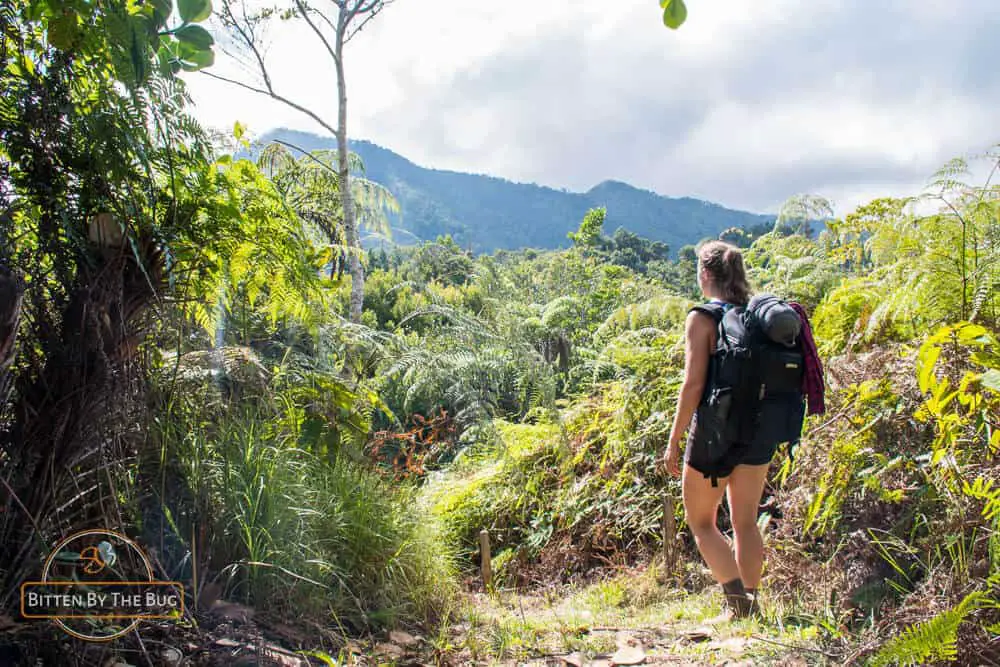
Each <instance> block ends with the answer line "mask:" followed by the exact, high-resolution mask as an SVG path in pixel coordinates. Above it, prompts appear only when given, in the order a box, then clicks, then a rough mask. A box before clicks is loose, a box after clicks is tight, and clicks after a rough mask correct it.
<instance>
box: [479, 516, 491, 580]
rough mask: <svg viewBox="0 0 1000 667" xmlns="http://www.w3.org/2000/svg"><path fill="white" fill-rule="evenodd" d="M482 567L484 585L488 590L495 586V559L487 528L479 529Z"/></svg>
mask: <svg viewBox="0 0 1000 667" xmlns="http://www.w3.org/2000/svg"><path fill="white" fill-rule="evenodd" d="M479 555H480V558H481V560H480V568H481V569H482V572H483V586H484V587H485V588H486V590H490V589H491V588H493V561H492V559H491V557H490V534H489V533H488V532H486V529H485V528H484V529H483V530H481V531H479Z"/></svg>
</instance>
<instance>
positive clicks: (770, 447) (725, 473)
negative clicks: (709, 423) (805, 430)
mask: <svg viewBox="0 0 1000 667" xmlns="http://www.w3.org/2000/svg"><path fill="white" fill-rule="evenodd" d="M696 446H697V445H695V443H694V442H692V441H691V440H690V439H689V440H688V443H687V447H686V448H685V450H684V462H685V463H686V464H687V465H689V466H691V467H692V468H694V469H695V470H697V471H698V472H700V473H701V474H703V475H705V476H706V477H708V476H710V475H714V476H715V477H718V478H719V479H722V478H723V477H729V475H731V474H732V472H733V469H734V468H736V466H738V465H747V466H763V465H768V464H769V463H771V459H773V458H774V454H775V452H777V451H778V443H776V442H775V443H771V444H762V443H751V444H734V445H733V446H732V447H730V448H729V451H728V452H727V453H726V457H725V460H724V461H722V462H720V463H719V464H718V465H716V466H714V467H713V470H711V471H706V470H702V469H701V466H699V465H697V464H694V465H692V463H691V452H692V451H693V450H694V447H696Z"/></svg>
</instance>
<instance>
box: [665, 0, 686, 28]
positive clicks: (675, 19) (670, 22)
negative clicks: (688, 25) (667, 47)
mask: <svg viewBox="0 0 1000 667" xmlns="http://www.w3.org/2000/svg"><path fill="white" fill-rule="evenodd" d="M660 7H662V8H663V25H665V26H667V27H668V28H670V29H671V30H677V28H680V27H681V24H682V23H684V20H685V19H687V15H688V10H687V7H686V6H685V5H684V0H660Z"/></svg>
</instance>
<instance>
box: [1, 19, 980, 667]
mask: <svg viewBox="0 0 1000 667" xmlns="http://www.w3.org/2000/svg"><path fill="white" fill-rule="evenodd" d="M667 4H668V5H669V4H670V3H667ZM674 5H677V6H682V5H680V3H679V2H678V3H674ZM667 9H669V7H668V8H667ZM675 9H676V8H675ZM210 11H211V8H210V5H209V4H208V2H207V0H181V1H180V2H178V3H177V6H176V8H175V7H174V6H173V5H172V3H170V2H168V1H166V0H155V1H154V2H148V3H136V2H132V1H131V0H129V1H126V0H102V2H96V3H95V2H86V1H84V0H73V1H69V2H59V3H56V2H53V1H52V0H28V1H27V2H23V3H20V4H17V5H11V4H9V3H7V4H4V5H2V6H0V40H2V41H0V604H2V605H3V606H2V608H0V614H2V615H0V620H4V619H5V618H6V617H8V616H9V617H10V618H13V616H14V615H15V614H16V609H17V604H18V595H19V587H20V584H21V583H22V582H23V581H25V580H29V579H31V578H32V577H34V576H37V572H38V568H39V563H40V559H42V558H44V557H45V555H46V554H47V551H48V549H49V548H50V547H51V545H52V544H53V543H54V542H56V541H57V540H58V539H59V538H60V537H62V536H64V535H67V534H70V533H72V532H73V531H75V530H78V529H80V528H82V527H90V526H94V525H100V526H103V527H106V528H109V529H114V530H117V531H120V532H122V533H124V534H128V535H130V536H132V537H133V538H134V539H136V540H138V541H140V542H141V543H142V544H144V545H146V546H147V547H148V548H149V549H150V551H151V552H153V553H155V555H156V564H157V568H158V572H157V575H158V576H159V577H160V578H162V579H165V580H174V581H180V582H183V583H184V585H185V588H186V594H187V595H188V596H189V598H190V601H189V605H188V614H189V617H188V618H187V619H185V622H186V623H187V624H188V625H183V624H179V625H178V628H179V627H182V626H183V627H192V626H193V625H196V621H197V620H198V619H199V618H201V616H200V615H201V614H203V613H207V612H209V611H211V610H212V609H213V607H214V606H215V605H216V603H217V602H218V601H219V600H226V601H229V602H231V603H233V604H239V605H242V606H243V607H245V608H248V609H257V610H266V611H267V614H268V615H269V616H270V617H271V618H272V619H274V618H277V619H282V622H283V623H284V624H286V625H293V624H296V623H300V624H302V625H303V626H305V627H309V628H313V629H315V628H325V629H327V630H328V631H327V630H324V631H323V632H313V633H312V634H311V635H310V636H309V637H307V638H305V639H303V640H302V644H303V645H302V646H299V647H296V648H313V649H322V651H324V652H325V653H327V654H331V655H336V654H337V652H338V650H340V648H341V647H339V646H337V645H335V644H336V642H337V641H338V640H339V641H341V642H342V645H343V642H345V641H346V640H347V639H348V638H350V637H357V636H361V635H364V634H365V633H373V632H379V631H383V630H385V629H387V628H393V627H397V626H400V625H403V626H406V627H410V628H424V629H425V632H427V633H432V632H434V628H438V627H441V626H442V625H446V624H448V623H451V622H453V621H454V618H455V615H456V613H457V612H456V609H458V608H459V605H458V603H457V602H456V601H457V600H459V599H460V598H461V596H462V595H463V594H464V593H465V591H467V589H468V588H469V586H470V585H471V586H474V584H470V583H469V582H470V579H475V577H476V576H477V575H476V572H477V567H478V544H479V543H478V539H479V534H480V531H483V530H485V531H487V533H488V535H489V536H490V539H491V541H492V545H493V553H494V560H493V567H494V576H495V581H494V586H496V587H497V588H498V589H504V588H506V589H513V588H517V589H531V588H535V589H537V588H543V587H545V586H550V585H555V584H558V583H565V582H586V581H596V580H599V579H600V578H601V577H602V576H604V575H605V574H607V573H608V572H609V571H618V570H622V569H623V568H642V567H653V566H654V565H655V566H656V567H658V568H660V574H661V575H662V576H661V580H660V581H659V583H658V584H657V586H658V587H660V588H662V589H664V590H669V591H674V592H677V591H679V592H680V593H681V594H682V595H686V594H695V593H697V591H699V590H702V589H704V588H705V587H706V586H707V584H708V582H707V581H706V578H705V575H704V572H703V571H702V570H701V569H700V566H699V563H700V561H699V560H698V558H697V554H696V551H695V550H694V546H693V544H692V543H691V542H690V540H689V539H687V538H684V537H683V535H684V531H683V516H682V513H681V512H680V510H679V509H678V508H676V506H672V505H670V504H666V505H665V504H664V502H663V498H664V496H665V495H666V496H668V497H669V496H673V497H676V496H677V492H678V491H677V488H676V485H677V483H676V482H675V481H672V480H669V479H667V478H666V477H664V476H663V475H662V474H661V473H660V472H659V471H658V469H657V466H656V461H657V458H658V457H659V456H660V455H661V453H662V448H663V446H664V444H665V438H666V435H667V432H668V429H669V425H670V416H671V410H672V409H673V405H674V402H675V398H676V392H677V390H678V387H679V384H680V381H681V371H682V362H683V347H682V345H681V337H682V331H683V321H684V317H685V315H686V312H687V310H688V308H689V307H690V306H691V305H692V303H693V302H694V301H693V299H695V298H697V294H696V293H695V292H694V291H693V290H694V288H695V280H694V272H695V263H694V248H693V247H692V246H686V247H684V248H681V249H679V252H678V253H677V255H676V256H675V257H674V256H670V254H669V253H668V252H667V249H666V247H665V246H664V245H663V244H662V243H658V242H656V241H652V240H648V239H645V238H642V237H640V236H638V235H636V234H633V233H630V232H628V231H626V230H619V231H613V232H612V231H610V230H607V229H605V227H604V222H605V216H606V215H607V211H606V210H604V209H601V208H593V209H591V210H589V211H587V212H586V214H585V215H584V216H582V218H581V220H580V223H579V228H578V229H577V230H576V231H574V232H572V233H571V235H570V236H569V238H568V239H567V240H568V243H567V245H568V246H569V247H567V248H563V249H557V250H541V249H523V250H519V251H508V250H498V251H496V252H493V253H491V254H480V255H473V254H471V253H470V252H468V251H466V250H465V249H463V247H462V246H461V245H460V244H458V243H456V242H455V240H454V239H452V238H451V237H449V236H441V237H439V238H438V239H437V240H434V241H425V242H422V243H420V244H419V245H415V246H410V247H397V248H394V249H391V250H387V249H378V250H374V251H370V252H365V253H363V254H362V255H356V251H357V248H356V246H355V245H354V244H353V243H352V236H351V234H352V233H353V232H350V233H349V232H348V231H347V230H345V228H344V226H343V225H344V220H345V215H344V211H343V210H342V209H341V208H340V202H342V201H345V199H343V198H338V197H333V196H330V195H331V194H335V193H336V192H338V188H340V187H341V184H342V179H341V178H340V175H341V174H342V173H343V171H342V170H341V169H340V168H339V167H340V164H339V163H338V160H341V159H342V156H339V155H337V154H335V153H330V152H327V153H323V152H318V153H311V154H309V155H306V156H301V155H297V154H295V153H293V152H289V151H287V150H285V149H284V148H282V147H280V146H278V147H271V148H269V149H267V150H264V151H262V152H259V153H256V152H254V151H251V150H250V146H249V142H248V139H247V137H246V136H245V133H244V130H243V128H241V127H236V128H234V132H233V134H232V136H230V137H218V136H214V135H213V134H211V133H209V132H207V131H206V130H205V129H204V128H202V127H200V126H199V125H198V123H197V122H195V120H194V119H193V118H192V117H191V116H190V115H189V113H188V104H189V100H188V98H187V95H186V92H185V85H184V81H183V78H182V77H181V76H180V73H181V72H183V71H195V70H198V69H200V68H205V67H210V66H211V64H212V62H213V60H214V52H213V48H214V46H213V39H212V37H211V35H210V34H209V33H208V32H207V31H206V30H204V28H203V27H202V26H201V23H202V22H203V21H204V20H205V19H206V18H207V17H208V15H209V13H210ZM676 18H677V17H676V16H675V17H674V20H675V21H676ZM681 20H682V19H681ZM247 155H256V157H254V158H253V159H251V158H250V157H246V156H247ZM240 156H243V157H240ZM978 159H979V160H983V161H985V162H986V163H987V164H988V165H990V166H992V167H993V168H994V170H995V168H996V167H997V166H998V165H1000V152H998V151H997V150H996V149H993V150H992V151H988V152H987V153H986V154H985V156H982V157H980V158H978ZM970 166H971V165H970V164H969V163H967V162H966V160H964V159H956V160H954V161H952V162H950V163H949V164H947V165H945V166H944V167H943V168H942V170H941V171H940V172H938V173H937V174H933V175H931V179H930V184H929V186H928V189H927V192H926V194H925V195H924V196H922V197H920V198H916V199H913V200H906V199H894V198H884V199H877V200H874V201H872V202H870V203H868V204H866V205H864V206H861V207H859V208H858V209H857V210H855V211H853V212H852V213H850V214H848V215H846V216H844V217H843V219H837V218H834V217H832V216H829V215H827V214H825V213H824V211H823V209H824V207H823V203H822V202H821V201H819V200H816V199H801V198H800V199H796V200H793V201H790V202H789V204H788V205H787V206H786V208H785V210H784V211H783V212H782V214H781V215H779V217H778V220H777V221H776V222H775V224H774V225H773V226H771V227H768V228H763V229H761V228H756V229H741V228H731V229H727V230H725V231H724V232H723V233H722V234H721V236H722V237H723V238H726V239H729V240H732V241H733V242H736V243H738V244H739V245H741V246H743V247H744V248H745V254H746V258H747V261H748V264H749V266H750V269H751V277H752V280H753V284H754V286H755V288H756V289H758V290H760V291H769V292H772V293H776V294H778V295H781V296H783V297H786V298H790V299H794V300H796V301H799V302H800V303H802V304H803V305H804V306H805V307H806V308H807V309H808V311H809V312H810V313H811V318H812V322H813V326H814V330H815V333H816V336H817V339H818V342H819V345H820V348H821V352H822V355H823V359H824V362H825V363H826V366H827V381H828V384H829V387H828V404H829V409H828V413H827V414H826V415H824V416H823V417H822V418H811V419H810V421H809V422H808V423H807V425H806V429H805V435H804V438H803V441H802V443H801V444H800V446H799V447H798V448H797V450H796V451H795V453H794V457H792V456H789V453H788V452H782V453H781V454H780V455H779V457H778V460H776V462H775V464H774V468H773V470H772V478H771V483H770V485H769V491H768V498H767V502H766V503H765V506H764V507H763V508H762V511H761V526H762V529H763V530H764V531H765V534H766V535H767V544H768V559H769V560H768V563H769V564H768V570H767V575H766V576H767V578H768V579H767V581H768V596H769V597H768V599H769V600H770V601H771V603H772V609H773V610H774V611H773V612H772V617H771V620H772V621H773V622H774V623H775V624H778V625H791V624H793V623H794V624H799V625H802V624H807V625H808V626H809V627H810V628H811V629H812V630H811V632H812V634H811V635H810V637H811V640H810V641H811V642H812V644H811V646H812V649H811V650H814V651H818V652H819V653H820V654H822V655H827V656H833V658H831V659H832V660H834V662H835V663H837V664H844V663H847V662H856V663H861V662H870V663H871V664H878V665H888V664H930V663H934V662H940V661H954V660H959V661H961V662H962V663H964V664H990V663H991V662H997V661H1000V651H998V648H997V646H998V641H997V640H998V638H1000V590H998V583H1000V575H998V573H1000V483H998V481H997V480H998V474H1000V458H998V452H1000V423H998V415H1000V342H998V337H1000V186H998V185H996V183H995V182H994V180H995V179H991V180H989V181H986V182H975V181H972V180H971V177H970V176H969V174H970V173H972V170H971V169H970ZM349 187H351V188H353V195H354V196H352V197H348V198H347V199H346V201H348V202H349V203H350V205H351V206H355V207H357V210H355V211H354V212H353V215H352V218H351V219H355V220H358V221H359V222H361V223H362V224H364V225H368V227H369V228H376V229H377V228H380V226H381V225H384V224H385V220H386V215H387V211H392V210H393V206H394V202H393V201H392V198H391V195H389V194H388V193H387V192H386V191H385V190H384V189H383V188H382V187H380V186H379V185H377V184H375V183H372V182H370V181H365V180H364V179H351V181H350V185H349ZM827 213H828V211H827ZM819 219H823V220H824V225H823V229H822V230H821V231H819V232H818V233H815V230H811V229H809V227H810V224H809V223H810V221H815V220H819ZM351 253H355V255H356V256H358V257H359V260H360V261H361V263H362V265H363V267H364V271H365V278H366V279H365V283H364V290H363V307H362V310H361V316H360V318H355V319H359V321H352V317H351V293H352V276H351V271H350V270H345V269H344V267H345V266H348V263H349V258H350V257H351V256H352V254H351ZM664 507H667V508H668V510H667V511H670V508H671V507H673V508H675V509H674V511H676V516H675V517H674V520H675V522H676V524H677V525H678V526H679V530H680V533H681V535H682V544H681V548H682V557H681V558H680V559H678V560H676V561H674V562H672V563H666V562H660V559H661V553H662V550H663V539H664V538H663V533H662V530H661V524H662V522H663V519H664ZM657 563H659V564H658V565H657ZM2 627H4V624H0V628H2ZM56 632H57V631H55V630H53V629H52V628H50V627H49V626H45V625H39V624H33V625H29V626H28V627H27V628H22V629H21V630H20V631H19V632H18V634H17V635H16V636H12V638H10V640H9V642H8V643H13V644H17V645H18V646H20V649H19V650H21V651H22V655H25V656H38V657H39V659H41V658H42V657H45V658H46V659H49V660H56V661H57V662H60V663H61V664H71V663H70V662H69V658H66V657H65V656H64V657H62V658H53V657H52V655H53V654H52V653H51V652H52V651H61V650H64V649H65V645H64V644H62V643H60V642H59V641H55V642H49V641H47V639H46V638H49V637H52V636H54V633H56ZM163 632H164V633H166V634H165V635H164V636H165V637H167V638H169V636H170V634H169V633H170V632H181V630H180V629H177V628H167V629H166V630H163ZM2 641H4V642H7V641H8V640H7V639H4V640H2ZM137 642H140V643H141V641H140V639H138V638H137V636H132V637H128V638H123V639H122V640H120V644H119V646H121V647H124V648H130V647H134V646H136V645H137ZM5 646H6V644H5ZM70 648H71V649H73V650H77V649H79V646H76V647H73V646H71V647H70ZM67 650H68V649H67ZM135 650H138V649H135ZM448 651H449V649H448V647H447V646H444V645H442V646H441V647H440V650H439V652H438V653H437V654H436V655H437V659H440V661H442V662H447V661H448V655H449V653H448ZM500 653H501V654H502V651H501V652H500ZM53 664H54V663H53ZM78 664H90V663H87V662H79V663H78Z"/></svg>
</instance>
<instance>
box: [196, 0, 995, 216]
mask: <svg viewBox="0 0 1000 667" xmlns="http://www.w3.org/2000/svg"><path fill="white" fill-rule="evenodd" d="M316 4H317V6H321V5H323V4H332V3H329V1H328V0H316ZM687 6H688V19H687V22H686V23H685V24H684V25H683V26H682V27H681V28H680V30H678V31H672V30H668V29H667V28H665V27H664V26H663V24H662V23H661V19H660V17H661V11H660V9H659V6H658V2H657V1H656V0H613V1H612V0H572V2H571V1H570V0H503V1H502V2H485V1H483V0H396V1H395V2H394V3H392V4H391V5H390V6H388V7H387V8H386V9H385V10H384V11H383V12H382V13H381V14H380V15H379V16H377V17H376V18H375V20H374V21H372V22H371V23H369V24H368V25H367V26H366V27H365V29H364V30H363V31H362V32H361V33H360V34H358V35H357V36H356V37H355V38H354V39H353V40H352V41H351V42H350V43H349V44H348V46H347V47H346V48H347V50H346V54H345V58H344V60H345V66H346V70H347V85H348V135H349V136H350V137H351V138H352V139H367V140H369V141H372V142H374V143H377V144H379V145H381V146H384V147H386V148H389V149H391V150H393V151H395V152H396V153H399V154H401V155H402V156H404V157H406V158H408V159H410V160H411V161H413V162H415V163H416V164H419V165H421V166H425V167H432V168H436V169H451V170H456V171H466V172H472V173H480V174H489V175H493V176H499V177H503V178H506V179H509V180H512V181H519V182H529V183H538V184H540V185H546V186H550V187H554V188H565V189H568V190H571V191H577V192H580V191H586V190H588V189H590V188H591V187H593V186H595V185H597V184H598V183H600V182H602V181H604V180H608V179H613V180H619V181H624V182H627V183H630V184H632V185H634V186H636V187H640V188H644V189H648V190H652V191H654V192H657V193H659V194H662V195H667V196H671V197H682V196H691V197H697V198H700V199H705V200H709V201H713V202H716V203H719V204H722V205H724V206H728V207H732V208H739V209H744V210H749V211H755V212H775V211H777V210H778V208H779V207H780V205H781V203H782V202H783V201H785V200H786V199H787V198H789V197H791V196H793V195H796V194H813V195H819V196H823V197H826V198H828V199H830V200H831V202H832V203H833V205H834V210H835V212H836V213H837V214H838V215H843V214H845V213H847V212H849V211H850V210H852V209H853V208H854V207H855V206H857V205H858V204H861V203H864V202H866V201H869V200H870V199H872V198H874V197H878V196H888V195H894V196H906V195H915V194H918V193H919V192H920V191H921V190H922V189H923V188H924V186H925V185H926V183H927V181H928V180H929V179H930V177H931V176H932V175H933V173H934V172H935V171H936V170H937V169H938V168H939V167H941V166H942V165H943V164H944V163H945V162H946V161H948V160H950V159H951V158H954V157H960V156H967V155H969V154H977V153H980V154H981V153H983V152H985V151H987V150H988V149H990V148H991V147H992V146H994V145H995V144H996V143H997V142H1000V123H998V120H1000V115H998V111H1000V57H998V56H1000V46H997V44H998V42H997V41H996V35H997V34H1000V2H998V1H997V0H951V1H950V2H944V1H942V0H924V1H923V2H913V1H912V0H906V1H905V2H904V1H903V0H755V1H754V2H747V1H746V0H687ZM210 29H211V30H212V31H213V33H214V34H215V35H216V37H217V39H219V40H220V43H222V44H225V41H226V38H225V35H224V34H223V29H222V28H221V26H219V25H217V24H214V25H212V26H210ZM266 42H267V44H268V48H267V52H266V59H267V63H268V67H269V69H270V70H271V77H272V79H273V80H274V81H275V88H276V89H277V91H278V92H279V93H281V94H283V95H286V96H287V97H289V98H290V99H292V100H294V101H296V102H298V103H300V104H303V105H305V106H307V107H309V108H311V109H313V110H315V111H316V112H317V113H319V114H320V115H322V116H323V117H324V118H327V119H329V121H330V123H331V124H335V122H336V98H337V95H336V78H335V72H334V69H333V65H332V63H331V61H330V60H329V58H328V57H327V56H326V55H325V53H324V51H323V47H322V45H321V44H320V43H319V42H318V40H316V38H315V37H314V36H313V35H312V34H311V33H310V32H309V31H308V28H307V27H306V26H304V25H302V24H298V23H295V22H282V23H277V24H275V25H273V26H272V27H271V28H269V30H268V32H267V35H266ZM213 71H215V72H217V73H219V74H223V75H227V76H233V77H238V78H241V79H242V80H245V81H248V82H254V81H255V79H254V77H253V72H252V71H245V70H243V69H241V68H240V67H239V66H238V65H237V64H236V63H235V61H233V60H232V59H230V58H227V57H225V56H222V55H221V54H220V58H219V60H218V62H217V64H216V66H215V67H214V68H213ZM187 80H188V82H189V90H190V92H191V95H192V98H193V100H194V102H195V108H194V115H195V116H196V117H197V118H199V119H200V120H201V121H203V122H204V123H205V124H207V125H209V126H212V127H217V128H231V127H232V125H233V123H234V122H235V121H240V122H242V123H243V124H244V125H246V126H248V128H249V130H250V131H251V132H252V133H254V134H258V135H259V134H263V133H264V132H266V131H268V130H270V129H273V128H277V127H290V128H294V129H300V130H306V131H318V130H320V128H319V127H318V126H317V125H316V124H315V123H314V122H313V121H311V120H309V119H308V118H306V117H305V116H303V115H302V114H300V113H299V112H296V111H294V110H291V109H289V108H287V107H285V106H283V105H281V104H280V103H277V102H273V101H271V100H268V99H267V98H265V97H263V96H260V95H256V94H254V93H250V92H247V91H243V90H241V89H239V88H236V87H234V86H232V85H230V84H226V83H222V82H219V81H215V80H212V79H210V78H209V77H207V76H205V75H202V74H189V75H187Z"/></svg>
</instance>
